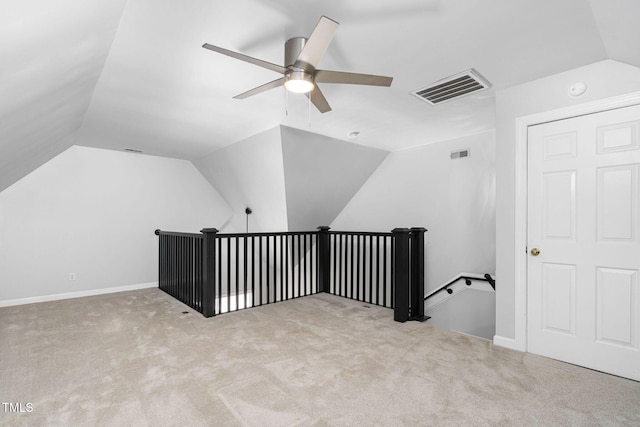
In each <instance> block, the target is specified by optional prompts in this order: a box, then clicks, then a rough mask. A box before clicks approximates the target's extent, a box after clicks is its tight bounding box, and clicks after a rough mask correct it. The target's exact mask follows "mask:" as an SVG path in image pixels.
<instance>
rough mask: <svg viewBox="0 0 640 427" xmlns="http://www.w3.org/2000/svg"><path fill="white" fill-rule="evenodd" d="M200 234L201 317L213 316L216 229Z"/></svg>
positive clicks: (203, 230) (205, 230)
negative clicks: (201, 239)
mask: <svg viewBox="0 0 640 427" xmlns="http://www.w3.org/2000/svg"><path fill="white" fill-rule="evenodd" d="M200 232H201V233H202V238H203V241H202V249H203V250H202V258H203V259H202V270H203V271H202V315H203V316H204V317H211V316H215V315H216V313H215V300H216V283H215V277H216V234H217V233H218V229H216V228H203V229H202V230H200Z"/></svg>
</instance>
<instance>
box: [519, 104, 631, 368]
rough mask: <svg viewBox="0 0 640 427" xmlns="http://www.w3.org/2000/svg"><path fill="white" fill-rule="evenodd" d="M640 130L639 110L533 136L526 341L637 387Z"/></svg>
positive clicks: (559, 124)
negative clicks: (623, 378)
mask: <svg viewBox="0 0 640 427" xmlns="http://www.w3.org/2000/svg"><path fill="white" fill-rule="evenodd" d="M639 127H640V106H633V107H627V108H621V109H617V110H610V111H605V112H601V113H597V114H589V115H585V116H580V117H575V118H571V119H566V120H560V121H556V122H551V123H546V124H541V125H537V126H532V127H530V128H529V135H528V150H529V151H528V156H529V157H528V161H529V169H528V236H527V248H528V251H529V254H528V255H527V259H528V263H527V276H528V277H527V317H528V331H527V332H528V351H530V352H532V353H537V354H540V355H543V356H547V357H551V358H554V359H559V360H563V361H566V362H570V363H574V364H577V365H581V366H585V367H588V368H592V369H596V370H599V371H603V372H608V373H611V374H615V375H620V376H623V377H627V378H632V379H635V380H639V381H640V289H639V288H638V286H639V283H638V280H639V278H638V270H640V243H639V238H640V236H639V234H638V233H639V230H638V225H639V224H638V223H639V222H640V212H639V211H638V199H639V198H640V193H639V191H640V185H639V180H640V178H639V172H640V170H639V168H640V147H639V146H638V137H639V135H638V133H639ZM536 249H537V250H539V254H538V255H537V256H536V255H535V253H536Z"/></svg>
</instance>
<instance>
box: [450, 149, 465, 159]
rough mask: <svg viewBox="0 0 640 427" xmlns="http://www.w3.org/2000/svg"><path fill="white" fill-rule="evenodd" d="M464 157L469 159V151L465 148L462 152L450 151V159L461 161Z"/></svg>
mask: <svg viewBox="0 0 640 427" xmlns="http://www.w3.org/2000/svg"><path fill="white" fill-rule="evenodd" d="M465 157H469V149H468V148H465V149H464V150H459V151H452V152H451V158H452V159H462V158H465Z"/></svg>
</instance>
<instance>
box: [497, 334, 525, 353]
mask: <svg viewBox="0 0 640 427" xmlns="http://www.w3.org/2000/svg"><path fill="white" fill-rule="evenodd" d="M493 344H494V345H497V346H498V347H505V348H510V349H511V350H516V351H524V350H523V349H522V348H520V346H519V345H518V344H517V343H516V340H515V339H514V338H506V337H501V336H500V335H494V336H493Z"/></svg>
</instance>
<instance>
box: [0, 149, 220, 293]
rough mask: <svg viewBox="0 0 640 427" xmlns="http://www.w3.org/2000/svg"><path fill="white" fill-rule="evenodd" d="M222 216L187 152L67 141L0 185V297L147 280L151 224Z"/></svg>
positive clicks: (153, 244)
mask: <svg viewBox="0 0 640 427" xmlns="http://www.w3.org/2000/svg"><path fill="white" fill-rule="evenodd" d="M229 215H230V209H229V207H228V206H227V204H226V203H225V202H224V200H222V198H221V197H220V196H219V195H218V194H217V193H216V191H215V190H214V189H213V188H212V187H211V186H210V185H209V184H208V183H207V181H206V180H205V179H204V178H203V177H202V175H201V174H200V173H199V172H198V171H197V170H196V168H195V167H193V165H192V164H191V163H190V162H188V161H184V160H175V159H168V158H162V157H153V156H146V155H140V154H130V153H123V152H117V151H109V150H101V149H95V148H87V147H78V146H73V147H71V148H69V149H68V150H66V151H65V152H63V153H62V154H60V155H58V156H57V157H55V158H53V159H52V160H50V161H49V162H47V163H45V164H44V165H43V166H41V167H40V168H38V169H36V170H35V171H34V172H32V173H31V174H29V175H27V176H25V177H24V178H22V179H21V180H19V181H18V182H16V183H15V184H13V185H12V186H10V187H8V188H7V189H5V190H4V191H2V192H0V302H2V301H4V302H6V301H7V300H14V299H23V298H32V297H42V296H47V295H54V294H61V293H74V292H87V291H92V290H101V289H105V288H115V287H123V286H130V285H137V284H144V283H149V282H155V281H157V280H158V278H157V270H158V261H157V257H158V256H157V253H158V240H157V239H158V238H157V236H155V235H154V234H153V232H154V230H155V229H156V228H160V229H163V230H173V231H191V232H198V231H199V230H200V229H202V228H204V227H211V226H215V225H217V224H221V223H224V222H225V221H226V220H227V218H228V216H229ZM69 273H76V280H75V281H71V280H69Z"/></svg>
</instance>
